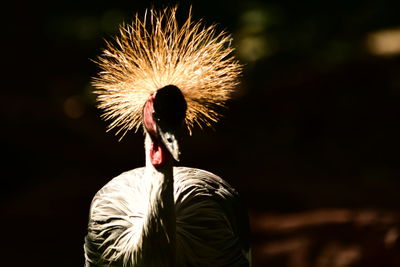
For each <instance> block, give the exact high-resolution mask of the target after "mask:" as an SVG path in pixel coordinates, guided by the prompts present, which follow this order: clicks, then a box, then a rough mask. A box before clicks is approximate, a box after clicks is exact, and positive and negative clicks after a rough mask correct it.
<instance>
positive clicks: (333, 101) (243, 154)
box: [0, 0, 400, 266]
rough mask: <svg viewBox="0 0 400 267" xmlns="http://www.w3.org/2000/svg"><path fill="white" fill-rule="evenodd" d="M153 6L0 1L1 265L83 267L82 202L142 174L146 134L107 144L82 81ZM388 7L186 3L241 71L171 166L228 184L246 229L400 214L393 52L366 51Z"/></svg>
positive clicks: (392, 12)
mask: <svg viewBox="0 0 400 267" xmlns="http://www.w3.org/2000/svg"><path fill="white" fill-rule="evenodd" d="M151 6H154V7H156V8H160V7H164V6H166V2H165V1H163V2H161V1H160V2H158V1H147V2H145V1H143V2H139V1H53V2H47V3H46V2H36V1H29V2H28V1H15V2H14V3H13V4H8V5H6V6H3V7H2V16H1V19H2V22H1V24H0V25H1V26H2V31H1V32H2V34H1V35H2V42H1V46H2V49H1V52H2V53H1V67H2V82H1V87H2V93H1V105H0V114H1V115H0V116H1V118H2V120H1V121H2V123H1V144H2V152H3V153H2V160H1V162H2V175H1V179H0V183H1V186H0V193H1V195H0V214H1V215H0V216H1V217H0V220H1V232H2V235H1V236H2V238H1V241H2V242H1V246H2V247H1V251H2V255H3V256H2V259H1V263H0V265H1V266H82V265H83V238H84V235H85V231H86V229H85V228H86V223H87V215H88V209H89V205H90V201H91V198H92V197H93V195H94V194H95V193H96V192H97V190H99V189H100V188H101V186H103V185H104V184H105V183H106V182H107V181H108V180H110V179H111V178H112V177H114V176H116V175H118V174H119V173H121V172H123V171H126V170H129V169H132V168H135V167H139V166H142V165H143V164H144V152H143V135H142V134H141V133H137V134H135V133H130V134H128V135H127V136H126V137H125V138H124V139H123V140H122V141H120V142H118V137H115V136H114V133H115V132H108V133H107V132H106V126H107V123H106V122H103V121H102V120H101V119H100V111H99V110H97V109H96V108H95V97H94V95H93V94H92V93H91V91H92V88H91V85H90V81H91V77H93V76H94V75H95V74H96V72H97V71H98V69H97V67H96V66H95V64H94V63H93V62H92V61H91V59H95V58H96V56H97V55H99V54H100V52H101V49H102V48H103V47H104V41H103V39H108V40H109V39H111V37H112V36H113V35H114V34H115V33H116V31H117V25H119V24H120V23H122V22H123V21H125V22H130V20H131V18H132V16H133V14H134V13H136V12H139V13H143V12H144V10H145V8H148V7H151ZM180 6H181V9H180V14H182V15H183V16H182V17H181V19H184V18H185V16H184V15H185V14H187V10H188V7H189V5H188V4H187V3H181V5H180ZM399 10H400V2H399V1H372V0H367V1H365V0H364V1H332V2H325V1H278V0H271V1H264V2H263V1H252V2H246V1H208V0H203V1H193V15H194V17H195V18H196V19H199V18H204V20H205V21H206V23H207V24H211V23H214V22H216V23H218V28H219V29H226V30H227V31H229V32H231V33H232V34H233V37H234V45H235V46H237V57H238V58H239V59H240V60H241V62H242V63H243V64H244V65H245V68H244V73H243V77H242V82H241V85H240V86H239V88H238V92H237V94H236V95H235V97H234V99H233V100H232V101H231V102H230V103H229V109H228V110H226V111H225V113H224V116H225V118H224V119H223V120H222V122H221V123H219V124H217V125H215V130H211V129H207V130H205V131H203V132H202V131H200V130H196V131H195V132H194V134H193V136H191V137H189V136H187V137H185V140H184V142H183V157H182V158H183V160H182V165H185V166H192V167H199V168H203V169H206V170H209V171H212V172H214V173H216V174H218V175H220V176H222V177H223V178H225V179H226V180H227V181H228V182H229V183H231V184H232V185H233V186H234V187H235V188H237V190H238V191H239V192H240V193H241V195H242V196H243V199H244V201H245V202H246V204H247V206H248V208H249V211H250V215H251V220H252V222H254V221H256V220H259V218H261V217H262V216H261V215H262V214H274V215H276V216H280V215H287V214H293V213H295V214H300V213H302V212H308V211H312V210H320V209H327V210H332V209H341V210H351V211H354V210H365V209H367V210H373V211H377V212H391V213H393V214H397V212H398V209H399V208H398V207H399V203H400V202H399V201H400V195H399V193H398V190H399V188H400V187H399V186H400V168H399V164H398V161H399V149H400V142H399V136H400V128H399V115H400V113H399V99H400V98H399V96H400V57H399V56H398V54H397V53H400V50H397V52H396V51H394V52H393V53H389V54H382V53H381V52H379V51H378V52H377V51H376V50H374V48H373V47H372V46H371V45H370V44H371V38H375V37H374V36H377V33H379V32H381V31H384V30H387V29H396V28H397V27H400V16H399ZM397 29H398V28H397ZM374 34H375V35H374ZM398 34H399V32H398V31H397V36H398ZM389 35H390V34H389ZM371 36H372V37H371ZM378 37H379V36H378ZM397 41H398V42H400V40H399V38H398V39H397ZM397 41H395V43H398V42H397ZM259 215H260V216H261V217H260V216H259ZM257 218H258V219H257ZM262 218H263V217H262ZM285 218H286V217H285ZM260 220H261V219H260ZM262 220H264V219H262ZM253 238H254V240H255V241H254V242H255V246H258V245H260V244H262V242H263V238H264V237H262V235H261V234H260V235H259V234H257V232H256V230H255V232H253ZM260 246H261V245H260ZM255 251H256V252H257V251H258V254H257V253H256V254H255V255H254V258H255V261H256V263H257V262H258V265H259V266H263V262H265V261H266V258H265V257H264V256H263V254H262V253H263V252H262V251H263V250H262V249H258V250H257V247H256V249H255ZM263 257H264V258H263ZM263 260H265V261H263ZM271 266H283V265H279V264H276V265H271ZM290 266H292V265H290ZM293 266H296V264H294V265H293ZM297 266H300V264H297ZM310 266H311V265H310ZM313 266H314V265H313ZM318 266H319V265H318ZM321 266H323V265H321ZM335 266H336V265H335ZM337 266H339V265H337ZM363 266H367V265H363ZM375 266H378V265H375ZM387 266H394V265H390V264H389V265H387Z"/></svg>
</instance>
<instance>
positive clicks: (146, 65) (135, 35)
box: [93, 7, 242, 138]
mask: <svg viewBox="0 0 400 267" xmlns="http://www.w3.org/2000/svg"><path fill="white" fill-rule="evenodd" d="M176 10H177V8H176V7H174V8H167V9H164V10H163V11H161V12H157V11H155V10H153V9H150V10H149V11H148V12H146V14H145V16H144V17H143V18H142V19H141V18H140V17H139V15H136V16H135V17H134V19H133V23H132V24H130V25H122V26H121V27H120V30H119V32H120V34H119V36H117V37H116V38H115V42H113V43H111V42H106V49H105V50H104V51H103V53H102V55H101V56H100V57H99V58H98V60H97V63H98V65H99V66H100V69H101V71H100V72H99V74H98V76H97V77H95V78H94V79H93V85H94V86H95V87H96V88H97V90H95V93H96V94H97V100H98V107H99V108H101V109H103V110H104V114H103V116H102V117H103V119H105V120H109V121H111V123H110V125H109V127H108V129H109V130H111V129H114V128H119V130H118V131H117V133H116V134H119V133H122V137H123V136H124V135H125V134H126V132H127V131H129V130H134V131H137V130H138V129H139V128H141V126H142V123H143V122H142V121H143V120H142V109H143V105H144V104H145V102H146V100H147V99H148V97H149V96H150V95H151V94H153V93H154V92H155V91H156V90H157V89H160V88H162V87H164V86H166V85H175V86H177V87H178V88H179V89H181V91H182V93H183V95H184V97H185V100H186V102H187V106H188V109H187V113H186V118H185V123H186V126H187V128H188V130H189V133H191V131H192V129H193V127H194V126H195V125H198V126H200V128H202V127H203V126H211V124H212V123H213V122H217V121H218V120H219V117H220V114H219V113H218V107H224V106H225V103H226V101H227V100H228V99H229V98H230V96H231V93H232V91H233V90H234V87H235V86H236V85H237V83H238V77H239V75H240V73H241V70H242V66H241V65H240V64H239V63H238V62H237V61H236V60H235V59H234V57H233V56H232V52H233V50H234V49H233V47H232V46H231V37H230V35H229V34H227V33H226V32H220V33H217V31H216V26H215V25H211V26H209V27H206V26H205V25H204V24H203V22H202V21H198V22H193V21H192V16H191V11H189V15H188V19H187V20H186V22H185V23H184V24H183V25H182V26H179V25H178V22H177V19H176ZM122 137H121V138H122Z"/></svg>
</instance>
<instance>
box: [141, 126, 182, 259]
mask: <svg viewBox="0 0 400 267" xmlns="http://www.w3.org/2000/svg"><path fill="white" fill-rule="evenodd" d="M151 143H152V141H151V137H150V135H149V134H146V138H145V149H146V167H145V172H144V179H145V180H146V182H145V183H146V184H147V185H148V189H149V190H148V192H149V194H150V196H149V203H148V205H149V207H148V209H147V212H148V214H147V215H146V217H145V221H144V225H143V231H144V233H143V235H142V237H143V239H142V240H143V241H142V248H143V254H147V253H149V254H148V255H147V256H148V257H146V256H145V255H144V256H143V258H144V259H153V260H154V262H153V263H149V264H148V266H153V264H154V266H174V265H175V258H176V241H175V235H176V217H175V202H174V178H173V161H172V160H171V161H169V162H168V163H167V164H165V165H164V166H162V167H160V168H155V167H154V166H153V165H152V163H151V160H150V147H151ZM155 251H157V256H155V255H154V252H155Z"/></svg>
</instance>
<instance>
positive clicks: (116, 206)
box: [84, 167, 249, 267]
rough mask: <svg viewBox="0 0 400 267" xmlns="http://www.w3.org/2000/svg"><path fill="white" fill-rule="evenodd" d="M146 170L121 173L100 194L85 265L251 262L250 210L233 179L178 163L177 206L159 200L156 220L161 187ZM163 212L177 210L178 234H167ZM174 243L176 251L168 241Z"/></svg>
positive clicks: (175, 179)
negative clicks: (157, 189) (154, 197)
mask: <svg viewBox="0 0 400 267" xmlns="http://www.w3.org/2000/svg"><path fill="white" fill-rule="evenodd" d="M145 169H146V168H144V167H143V168H137V169H133V170H131V171H128V172H125V173H122V174H121V175H119V176H117V177H116V178H114V179H112V180H111V181H110V182H109V183H108V184H106V185H105V186H104V187H103V188H102V189H101V190H99V192H98V193H97V194H96V195H95V197H94V199H93V201H92V204H91V207H90V214H89V225H88V235H87V236H86V238H85V246H84V248H85V259H86V264H85V266H87V267H89V266H149V267H151V266H249V259H248V258H247V256H246V253H248V251H249V241H248V229H249V228H248V218H247V214H246V211H245V209H244V208H243V207H242V204H241V202H240V200H239V197H238V194H237V193H236V191H235V190H234V189H233V188H232V187H231V186H230V185H229V184H228V183H226V182H225V181H224V180H222V179H221V178H220V177H218V176H216V175H214V174H212V173H210V172H207V171H204V170H200V169H194V168H186V167H173V192H174V193H173V198H174V203H175V205H174V211H172V213H171V211H168V210H166V211H163V208H167V207H163V206H162V203H159V205H161V206H159V207H151V208H150V210H152V212H153V215H154V216H152V215H150V217H151V218H153V219H152V220H154V222H151V221H149V217H148V216H149V215H147V214H148V210H149V205H150V206H151V205H153V204H152V203H151V197H150V198H149V196H150V195H151V194H152V190H154V187H156V186H154V182H149V181H148V180H149V179H148V178H149V177H147V176H146V174H145ZM161 191H162V190H161ZM158 193H160V192H158ZM158 193H157V192H156V193H154V194H158ZM162 212H165V213H166V214H167V213H168V215H171V214H172V215H173V217H172V218H173V219H174V222H173V223H174V224H172V225H173V226H172V227H175V226H176V235H174V236H168V235H167V234H166V233H167V232H170V231H167V230H168V229H163V227H167V225H168V223H167V222H163V221H162V217H163V216H162V215H161V216H158V215H159V214H162ZM174 216H175V217H174ZM170 217H171V216H170ZM175 219H176V220H175ZM175 223H176V225H175ZM145 224H152V225H153V226H151V225H150V226H149V225H145ZM160 228H161V229H160ZM174 230H175V229H174ZM172 233H173V232H172ZM171 238H173V239H175V240H172V241H171V240H170V239H171ZM149 240H150V241H149ZM171 242H172V243H175V244H176V245H175V247H176V250H175V251H174V252H171V251H168V246H165V244H168V243H171ZM146 244H147V245H146ZM158 244H159V245H158ZM146 246H147V247H148V248H149V249H146ZM170 253H175V255H176V259H174V260H173V261H169V259H168V257H170V255H171V254H170Z"/></svg>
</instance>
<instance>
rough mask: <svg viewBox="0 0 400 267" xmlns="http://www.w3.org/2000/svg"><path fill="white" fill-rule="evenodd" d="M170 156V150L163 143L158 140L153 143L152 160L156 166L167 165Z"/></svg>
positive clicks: (151, 149)
mask: <svg viewBox="0 0 400 267" xmlns="http://www.w3.org/2000/svg"><path fill="white" fill-rule="evenodd" d="M169 158H170V155H169V151H168V150H167V149H166V148H165V146H164V145H163V144H162V143H160V142H158V141H156V142H152V143H151V148H150V160H151V164H153V166H154V167H156V168H158V167H161V166H163V165H165V164H166V163H167V162H168V160H169Z"/></svg>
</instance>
